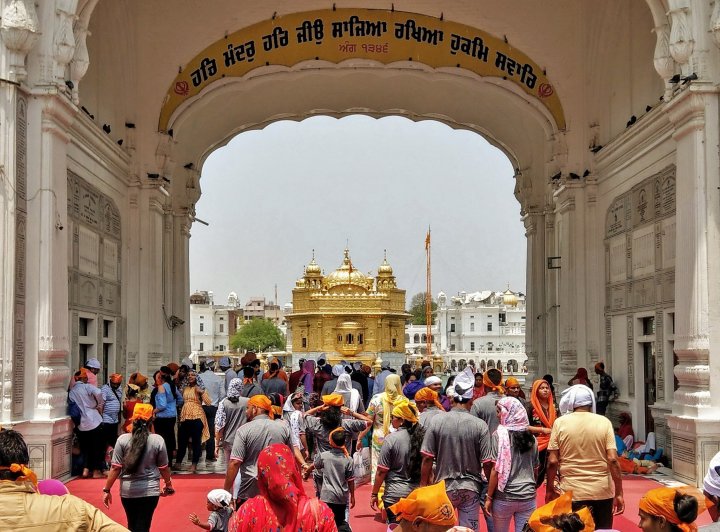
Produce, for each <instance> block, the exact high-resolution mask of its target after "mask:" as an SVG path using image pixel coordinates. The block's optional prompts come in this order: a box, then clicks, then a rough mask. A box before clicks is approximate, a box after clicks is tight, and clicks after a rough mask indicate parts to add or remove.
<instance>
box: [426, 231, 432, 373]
mask: <svg viewBox="0 0 720 532" xmlns="http://www.w3.org/2000/svg"><path fill="white" fill-rule="evenodd" d="M425 255H426V261H427V273H426V278H425V279H426V286H425V324H426V325H425V327H426V333H425V336H426V357H427V358H428V359H431V357H432V287H431V286H432V283H431V276H430V227H428V232H427V236H426V237H425Z"/></svg>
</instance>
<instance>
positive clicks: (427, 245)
mask: <svg viewBox="0 0 720 532" xmlns="http://www.w3.org/2000/svg"><path fill="white" fill-rule="evenodd" d="M428 249H430V229H429V228H428V232H427V236H426V237H425V250H428Z"/></svg>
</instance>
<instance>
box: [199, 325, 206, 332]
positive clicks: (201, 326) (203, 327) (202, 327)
mask: <svg viewBox="0 0 720 532" xmlns="http://www.w3.org/2000/svg"><path fill="white" fill-rule="evenodd" d="M204 330H205V324H204V323H201V324H200V332H203V331H204Z"/></svg>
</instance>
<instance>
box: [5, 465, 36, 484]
mask: <svg viewBox="0 0 720 532" xmlns="http://www.w3.org/2000/svg"><path fill="white" fill-rule="evenodd" d="M0 470H2V471H11V472H13V473H20V476H19V477H17V478H16V479H15V482H32V485H33V486H36V487H37V483H38V479H37V475H36V474H35V472H34V471H33V470H32V469H30V468H29V467H28V466H26V465H23V464H10V465H9V466H2V467H0Z"/></svg>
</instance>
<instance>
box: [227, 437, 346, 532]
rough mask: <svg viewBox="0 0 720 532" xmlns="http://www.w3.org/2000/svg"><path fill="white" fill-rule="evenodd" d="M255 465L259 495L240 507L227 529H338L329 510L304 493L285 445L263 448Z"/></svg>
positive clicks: (329, 531)
mask: <svg viewBox="0 0 720 532" xmlns="http://www.w3.org/2000/svg"><path fill="white" fill-rule="evenodd" d="M257 469H258V478H257V483H258V489H259V490H260V495H257V496H255V497H253V498H252V499H248V501H247V502H245V504H243V505H242V506H241V507H240V509H239V510H238V511H237V513H236V514H235V516H234V517H233V519H232V521H231V522H230V527H229V532H296V531H297V532H337V526H335V517H334V515H333V513H332V510H330V508H328V506H327V505H326V504H325V503H324V502H322V501H319V500H318V499H316V498H312V499H309V498H308V497H307V495H305V489H304V488H303V485H302V478H301V477H300V472H299V471H298V469H297V466H296V465H295V458H294V456H293V454H292V451H291V450H290V448H289V447H288V446H287V445H283V444H281V443H276V444H273V445H271V446H269V447H266V448H265V449H263V450H262V451H261V452H260V456H259V457H258V463H257Z"/></svg>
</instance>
